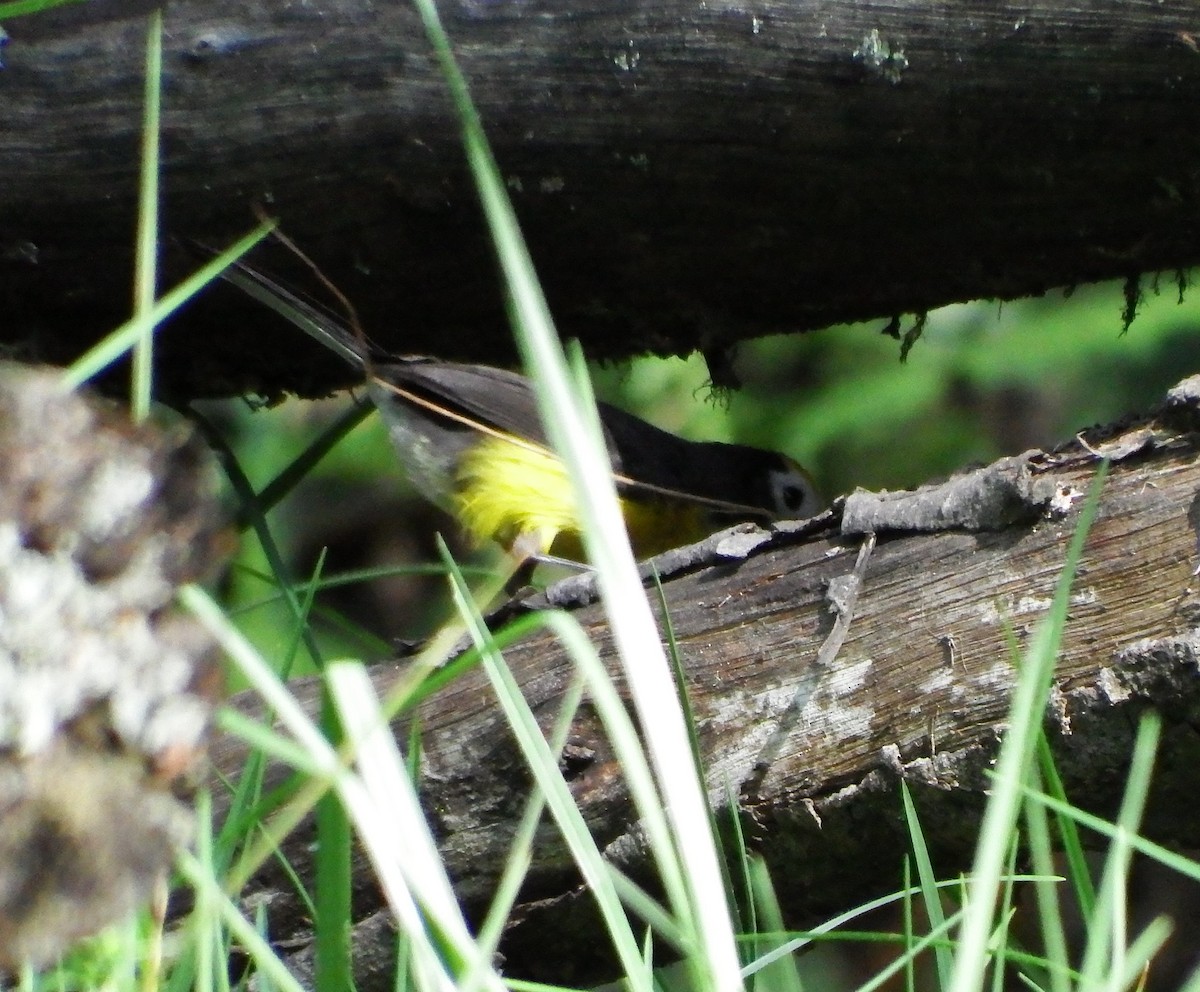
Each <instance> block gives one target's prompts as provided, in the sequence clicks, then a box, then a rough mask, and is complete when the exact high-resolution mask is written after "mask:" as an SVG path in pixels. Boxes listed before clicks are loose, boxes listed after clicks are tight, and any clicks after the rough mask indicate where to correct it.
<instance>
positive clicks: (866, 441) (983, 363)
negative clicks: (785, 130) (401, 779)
mask: <svg viewBox="0 0 1200 992" xmlns="http://www.w3.org/2000/svg"><path fill="white" fill-rule="evenodd" d="M1146 289H1147V292H1146V293H1145V298H1144V300H1143V301H1142V305H1141V307H1140V309H1139V312H1138V316H1137V319H1136V320H1135V321H1134V323H1133V325H1132V326H1131V327H1130V328H1129V330H1128V331H1127V332H1124V331H1123V329H1122V309H1123V307H1124V305H1125V301H1124V297H1123V287H1122V286H1121V285H1120V284H1118V283H1111V284H1105V285H1099V286H1091V287H1087V288H1084V289H1080V290H1078V291H1077V292H1075V293H1074V294H1071V295H1070V296H1065V295H1064V294H1062V293H1061V292H1054V293H1050V294H1047V295H1046V296H1045V297H1043V298H1040V299H1032V300H1024V301H1020V302H1017V303H1009V304H1004V305H1003V306H1000V305H998V304H996V303H986V302H981V303H973V304H964V305H958V306H951V307H946V308H944V309H941V310H938V311H935V312H933V313H931V314H930V315H929V318H928V322H927V324H926V326H925V329H924V333H923V335H922V337H921V338H920V340H919V341H917V343H916V345H915V346H914V347H913V349H912V351H911V353H910V354H909V357H908V360H907V361H906V362H904V363H902V362H901V361H900V357H899V356H900V345H899V343H898V342H897V341H896V340H894V339H892V338H889V337H887V336H885V335H883V334H881V333H880V331H881V329H882V327H883V326H884V323H885V322H884V321H875V322H871V323H868V324H860V325H854V326H846V327H836V328H830V329H828V330H825V331H821V332H816V333H810V334H803V335H787V336H779V337H774V338H768V339H763V340H760V341H755V342H751V343H748V344H745V345H742V346H741V347H740V348H739V349H738V352H737V356H736V369H737V372H738V375H739V377H740V378H741V380H742V383H743V388H741V389H739V390H737V391H736V392H734V393H732V394H729V395H727V396H721V395H718V394H716V393H715V392H714V391H713V390H712V388H711V387H709V386H708V385H707V375H708V373H707V368H706V366H705V363H704V361H703V359H701V358H699V357H694V358H692V359H690V360H688V361H683V360H661V359H643V360H639V361H635V362H632V363H630V364H629V365H628V366H624V367H606V368H597V369H595V370H594V379H595V384H596V391H597V394H598V395H599V396H600V397H601V398H604V399H607V400H609V401H610V402H613V403H616V404H617V405H619V406H623V407H625V408H626V409H629V410H632V411H633V412H635V413H638V414H640V415H641V416H643V417H645V418H646V419H648V420H651V421H652V422H654V423H656V424H658V425H659V426H662V427H664V428H667V429H668V430H672V431H675V432H677V433H679V434H682V435H684V436H686V437H691V438H697V439H715V440H728V441H740V442H743V443H748V444H756V445H759V446H762V447H768V448H776V449H779V450H781V451H785V452H787V453H788V454H790V455H792V457H794V458H796V459H797V460H798V461H799V462H800V463H801V464H803V465H805V466H806V467H807V468H808V469H809V470H810V471H811V472H812V474H813V476H814V478H815V479H816V481H817V483H818V485H819V486H820V487H821V489H822V490H823V491H824V492H825V493H826V494H827V495H829V496H833V495H836V494H838V493H841V492H846V491H848V490H850V489H852V488H854V487H855V486H862V487H864V488H872V489H874V488H880V487H887V488H903V487H907V486H913V485H917V484H919V483H920V482H922V481H925V480H927V479H929V478H931V477H935V476H939V475H944V474H946V473H949V472H951V471H953V470H954V469H956V468H959V467H962V466H964V465H967V464H969V463H973V462H986V461H989V460H991V459H994V458H996V457H998V456H1000V455H1003V454H1010V453H1015V452H1019V451H1022V450H1024V449H1026V448H1029V447H1033V446H1053V445H1054V444H1056V443H1060V442H1063V441H1067V440H1069V439H1070V438H1071V437H1072V436H1073V435H1074V434H1075V433H1076V432H1077V431H1079V430H1081V429H1083V428H1085V427H1087V426H1090V425H1092V424H1094V423H1105V422H1109V421H1113V420H1116V419H1118V418H1120V417H1121V416H1123V415H1124V414H1127V413H1132V412H1138V411H1146V410H1148V409H1149V408H1151V407H1152V406H1153V405H1154V404H1155V403H1156V402H1157V401H1158V400H1159V399H1160V398H1161V396H1162V394H1163V392H1164V390H1165V389H1166V388H1167V387H1168V386H1170V385H1172V384H1173V383H1174V382H1176V381H1178V380H1179V379H1181V378H1183V377H1184V376H1185V375H1188V374H1189V373H1191V372H1194V371H1197V370H1200V303H1198V302H1197V301H1196V300H1195V299H1194V298H1192V297H1191V296H1190V295H1185V300H1184V302H1183V303H1180V302H1179V299H1178V289H1177V287H1176V286H1175V285H1174V284H1173V283H1172V284H1170V285H1164V286H1163V288H1162V292H1161V293H1157V292H1154V291H1153V287H1152V286H1150V285H1149V284H1147V286H1146ZM908 326H911V321H910V322H909V323H907V324H902V326H901V330H902V331H903V330H905V329H907V327H908ZM348 402H350V400H349V398H348V397H344V396H343V397H337V398H334V399H331V400H328V401H323V402H321V403H305V402H299V401H295V402H289V403H285V404H283V405H282V406H280V407H278V408H275V409H272V410H263V411H257V412H254V411H251V410H250V409H249V408H246V407H242V408H240V409H237V410H231V409H229V408H227V409H226V411H225V426H226V430H227V431H228V433H229V436H230V437H231V439H232V443H233V445H234V447H235V449H236V450H237V452H238V457H239V459H240V460H241V461H242V463H243V467H244V468H245V470H246V471H247V473H248V474H249V475H250V477H251V478H252V480H253V481H254V482H255V484H256V485H257V486H258V487H260V488H261V486H262V485H264V484H265V483H266V482H267V481H269V480H270V478H271V477H272V476H273V475H274V474H275V473H276V472H278V471H279V470H281V469H282V468H283V466H284V465H286V464H287V462H288V461H289V460H290V459H291V458H293V457H295V455H296V454H297V453H298V452H299V451H300V450H301V449H302V448H303V447H304V446H305V445H306V444H307V443H308V442H309V441H310V440H311V439H312V438H313V437H314V436H315V435H316V433H317V432H318V431H319V430H320V428H321V426H322V425H323V424H324V423H326V422H328V420H329V419H331V418H332V416H334V415H335V414H336V413H337V412H338V411H340V410H342V409H344V406H345V404H346V403H348ZM271 519H272V533H273V535H274V537H275V539H276V540H277V541H278V542H279V544H280V545H281V547H282V548H283V549H284V551H285V554H286V556H287V559H288V560H289V562H290V563H291V565H292V567H293V568H294V570H295V571H294V577H296V578H304V577H306V576H307V574H308V572H309V571H310V570H311V569H312V568H313V565H314V562H315V561H316V559H317V557H318V554H319V553H320V552H321V550H322V549H323V548H326V547H328V549H329V551H328V556H327V558H326V561H325V574H326V575H330V574H335V573H344V572H346V571H348V570H353V569H360V568H377V569H388V570H390V571H392V572H396V571H403V569H404V567H405V566H406V565H412V564H413V563H414V562H418V563H419V562H423V563H426V564H428V563H430V562H433V561H435V560H436V554H435V552H434V546H433V543H432V541H433V535H434V533H435V532H437V531H439V530H441V531H443V532H445V533H446V534H447V535H448V536H449V535H452V534H453V533H454V530H455V528H454V525H453V522H452V521H450V520H448V519H447V518H445V517H443V516H442V515H441V514H439V513H437V512H436V511H432V510H431V509H430V508H428V507H426V506H424V505H423V504H422V503H421V502H420V500H419V499H417V497H415V495H414V494H413V493H412V491H411V490H410V488H409V487H408V485H407V483H406V482H405V480H404V476H403V472H402V471H401V469H400V467H399V466H398V465H397V463H396V459H395V456H394V455H393V453H392V450H391V448H390V446H389V445H388V443H387V440H386V437H385V435H384V432H383V430H382V428H381V427H380V425H379V423H378V418H376V417H371V418H369V419H368V421H367V422H366V423H365V424H363V425H361V426H360V427H359V428H358V429H357V430H355V431H354V432H353V433H352V434H351V435H350V436H349V437H348V438H347V439H346V440H345V441H344V442H343V443H342V444H341V445H339V447H338V448H336V449H335V450H334V452H333V453H332V454H331V455H329V456H328V457H327V458H326V459H325V460H324V461H323V462H322V463H321V465H320V466H319V468H318V470H317V471H316V472H314V473H313V474H312V475H311V476H310V477H309V478H308V479H307V480H306V481H305V482H304V483H303V484H302V486H301V487H300V488H299V489H298V490H297V491H296V492H295V493H294V494H293V495H292V496H290V497H289V498H288V500H287V501H286V502H285V503H284V504H283V505H282V506H281V507H280V508H279V509H278V510H276V511H275V512H274V514H273V515H272V518H271ZM245 545H246V547H245V549H244V551H243V553H242V557H241V559H240V561H239V566H240V567H239V569H238V570H237V571H236V572H235V573H234V575H233V576H232V577H231V579H230V581H229V584H228V588H227V590H226V591H227V593H228V601H229V602H230V604H231V605H232V606H234V607H235V608H239V607H240V609H241V610H242V611H243V613H244V614H245V619H244V626H245V627H246V629H247V630H248V631H249V632H250V633H251V635H252V636H253V637H254V639H255V640H257V641H259V642H260V644H261V646H263V647H264V648H268V649H273V650H274V652H275V653H270V652H269V656H278V653H277V651H278V644H277V643H272V644H268V643H265V642H267V641H272V642H277V641H278V640H279V639H281V638H284V637H287V636H290V635H289V634H288V631H289V630H290V623H289V622H288V621H287V617H286V616H285V615H283V614H282V613H281V612H280V611H281V610H282V607H281V606H280V605H279V604H278V602H276V601H275V597H274V595H273V592H272V590H271V588H270V585H269V583H268V582H267V581H266V580H264V579H262V578H259V577H258V576H259V574H260V573H266V572H267V571H268V570H267V569H266V567H265V562H264V560H263V557H262V553H261V550H258V549H257V547H256V542H255V541H253V540H248V541H246V542H245ZM458 550H459V551H460V552H461V553H462V554H463V555H464V556H465V557H467V558H468V559H469V560H476V561H479V560H482V561H487V560H488V559H489V556H490V555H491V554H492V553H493V552H492V551H491V550H489V549H480V551H479V552H478V553H477V554H475V557H474V558H472V551H471V549H469V548H466V547H464V546H463V545H461V544H459V545H458ZM443 588H444V582H442V581H441V580H440V579H438V578H437V577H436V576H435V577H430V576H428V575H426V576H424V577H418V578H415V579H413V580H412V581H404V580H402V579H401V578H396V577H393V578H389V579H385V580H378V579H377V580H374V581H372V582H371V583H369V584H356V585H353V586H348V587H344V588H341V589H339V590H337V591H336V592H334V593H331V594H323V595H322V596H321V597H320V598H319V600H318V602H319V603H320V604H322V609H323V610H324V611H325V617H326V620H327V621H328V622H327V624H326V626H327V628H328V629H329V630H331V631H337V634H336V636H335V637H334V638H333V641H332V642H331V646H330V650H331V651H337V652H342V651H353V652H355V653H366V654H368V655H370V654H373V653H374V654H379V655H383V654H385V653H387V652H386V644H385V643H384V642H381V641H379V640H371V639H363V638H362V637H358V636H355V635H353V634H352V633H349V631H351V630H352V629H353V626H354V625H351V624H342V623H340V622H339V620H338V615H339V613H344V614H346V615H348V616H349V617H352V618H353V619H354V620H355V621H356V623H357V624H358V625H359V626H360V627H361V628H365V629H366V630H368V631H371V632H373V633H375V634H378V635H380V636H381V637H390V636H404V637H418V636H421V635H423V634H424V633H426V632H428V631H429V630H430V629H431V627H432V626H433V625H434V624H435V623H436V622H437V621H438V620H439V619H440V618H441V617H443V616H444V615H445V609H446V607H445V601H444V599H443V598H442V595H441V591H442V589H443Z"/></svg>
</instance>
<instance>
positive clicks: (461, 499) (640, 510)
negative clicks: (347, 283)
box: [225, 263, 824, 562]
mask: <svg viewBox="0 0 1200 992" xmlns="http://www.w3.org/2000/svg"><path fill="white" fill-rule="evenodd" d="M225 278H226V280H228V281H229V282H231V283H232V284H234V285H235V286H237V287H239V288H240V289H241V290H243V291H244V292H246V293H247V294H249V295H250V296H251V297H253V298H255V299H257V300H258V301H260V302H261V303H264V304H265V305H267V306H268V307H270V308H271V309H273V310H275V311H276V312H277V313H279V314H281V315H282V316H284V317H285V318H287V319H288V320H290V321H291V322H292V323H294V324H295V325H296V326H298V327H299V328H300V329H302V330H304V331H305V332H306V333H308V334H309V335H310V336H312V337H314V338H315V339H317V340H318V341H320V342H321V343H322V344H323V345H325V346H326V347H327V348H329V349H330V350H332V351H334V352H335V353H337V354H338V355H339V356H341V358H342V359H344V360H345V361H346V362H348V363H349V364H350V365H351V366H353V367H354V368H356V369H358V370H360V371H362V373H363V374H364V375H365V377H366V384H367V392H368V395H369V397H370V398H371V401H372V402H373V403H374V405H375V406H376V407H377V408H378V410H379V412H380V415H381V416H382V418H383V421H384V423H385V424H386V426H387V431H388V435H389V438H390V440H391V443H392V446H393V447H394V449H395V450H396V452H397V455H398V457H399V460H400V462H401V465H402V467H403V469H404V471H405V474H406V475H407V476H408V478H409V481H410V482H411V483H412V485H413V487H414V488H415V489H416V490H417V491H418V492H419V493H420V494H421V495H422V496H423V497H424V498H425V499H427V500H428V501H430V502H431V503H433V504H434V505H436V506H439V507H441V508H442V509H443V510H445V511H447V512H448V513H449V514H450V515H451V516H452V517H454V518H455V519H456V520H457V521H458V522H459V524H460V525H461V526H462V528H463V530H464V531H465V532H466V534H467V535H468V536H469V537H470V538H472V539H473V540H474V541H475V542H476V543H485V542H486V541H489V540H491V541H494V542H496V543H498V544H499V545H500V546H501V547H502V548H504V549H505V550H506V551H508V552H509V553H510V554H512V555H513V556H514V557H515V558H516V559H517V560H518V561H526V560H531V559H532V560H542V561H545V560H564V559H565V560H567V561H572V562H580V561H582V559H583V550H582V546H581V542H580V531H581V527H582V524H581V522H580V519H579V514H578V511H577V509H576V506H575V500H574V497H573V491H572V487H571V483H570V479H569V478H568V475H567V472H566V469H565V467H564V466H563V464H562V462H561V460H560V459H559V458H558V456H557V455H556V454H555V452H554V450H553V448H552V447H551V446H550V443H549V441H548V440H547V437H546V433H545V429H544V428H543V426H542V422H541V417H540V415H539V413H538V407H537V401H536V398H535V395H534V391H533V387H532V385H531V383H530V382H529V380H528V379H527V378H525V377H524V376H522V375H519V374H518V373H516V372H511V371H509V370H507V369H501V368H494V367H492V366H487V365H475V364H468V363H463V362H454V361H447V360H443V359H440V358H434V357H430V356H426V355H401V356H396V355H376V354H374V353H373V349H372V347H371V346H370V345H369V343H368V342H367V339H366V337H365V335H363V334H362V332H361V330H358V328H357V321H356V320H355V330H356V331H358V333H357V334H356V333H354V332H353V331H352V330H351V329H350V328H349V327H348V326H347V325H346V324H345V323H343V322H342V321H340V320H338V319H337V318H335V317H334V316H333V315H332V314H330V313H328V312H326V311H325V310H323V309H321V308H318V307H317V306H315V305H313V304H311V303H309V302H307V301H305V300H303V299H301V298H300V297H299V296H297V295H296V294H295V293H293V292H292V291H291V290H289V289H287V288H286V287H284V286H282V285H280V284H279V283H277V282H275V281H274V280H272V279H270V278H269V277H267V276H266V275H264V274H263V273H261V272H259V271H257V270H255V269H252V268H250V267H249V266H247V265H245V264H243V263H238V264H236V265H234V266H231V267H230V268H229V269H227V270H226V271H225ZM596 405H597V410H598V413H599V420H600V425H601V430H602V434H603V440H604V445H605V448H606V449H607V452H608V457H609V459H610V462H611V465H612V470H613V475H614V480H615V482H616V486H617V493H618V497H619V499H620V504H621V512H622V516H623V518H624V521H625V526H626V530H627V532H628V534H629V539H630V544H631V546H632V548H633V551H634V555H635V556H636V557H637V558H639V559H645V558H648V557H651V556H653V555H656V554H659V553H661V552H663V551H666V550H669V549H671V548H675V547H679V546H682V545H685V544H691V543H694V542H696V541H699V540H702V539H703V538H704V537H707V536H709V535H710V534H712V533H714V532H716V531H718V530H720V529H722V528H723V527H727V526H730V525H732V524H734V523H737V522H741V521H758V522H761V523H766V522H770V521H772V520H778V519H804V518H807V517H811V516H814V515H815V514H817V513H818V512H820V511H821V510H822V509H823V508H824V502H823V501H822V499H821V497H820V495H819V494H818V492H817V489H816V487H815V485H814V483H813V481H812V479H811V478H810V476H809V475H808V473H807V472H806V471H805V470H804V469H803V468H802V467H801V466H800V465H799V464H798V463H797V462H795V461H794V460H793V459H791V458H789V457H788V456H786V455H783V454H780V453H779V452H775V451H769V450H765V449H761V448H755V447H750V446H748V445H742V444H727V443H724V442H719V441H692V440H688V439H685V438H682V437H679V436H678V435H676V434H672V433H670V432H669V431H665V430H662V429H661V428H659V427H655V426H654V425H653V424H650V423H649V422H647V421H645V420H643V419H641V418H640V417H636V416H634V415H633V414H631V413H628V412H627V411H625V410H622V409H620V408H619V407H616V406H613V405H612V404H609V403H604V402H598V403H597V404H596Z"/></svg>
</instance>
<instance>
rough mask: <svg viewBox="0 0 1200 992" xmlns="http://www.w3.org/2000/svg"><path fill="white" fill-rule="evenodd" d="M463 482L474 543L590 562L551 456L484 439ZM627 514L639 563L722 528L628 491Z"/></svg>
mask: <svg viewBox="0 0 1200 992" xmlns="http://www.w3.org/2000/svg"><path fill="white" fill-rule="evenodd" d="M456 482H457V486H458V488H457V492H456V494H455V507H454V508H455V515H456V516H457V517H458V520H459V522H460V523H461V524H462V526H463V527H464V529H465V530H466V531H467V533H468V534H469V535H470V536H471V537H472V538H473V539H475V540H477V541H486V540H492V541H496V542H497V543H499V544H500V545H501V546H503V547H504V548H511V547H512V546H513V544H514V543H515V542H517V541H518V540H521V544H522V546H524V547H536V548H538V549H539V550H540V551H542V552H543V553H545V552H548V551H550V550H551V548H552V546H553V550H554V552H555V554H558V555H561V556H563V557H566V558H568V559H572V560H576V561H582V560H583V549H582V547H581V545H580V542H579V539H578V538H579V530H580V523H579V513H578V511H577V510H576V507H575V500H574V494H573V493H572V491H571V483H570V480H569V479H568V478H567V473H566V470H565V469H564V468H563V466H562V463H561V462H560V461H559V460H558V458H557V457H555V456H554V455H553V454H552V453H551V452H549V451H547V450H545V449H540V448H539V449H533V448H529V447H527V446H526V445H524V444H516V443H513V442H510V441H506V440H504V439H503V438H497V437H487V436H484V437H481V438H480V439H479V440H478V442H476V443H475V444H474V445H472V446H471V447H470V449H469V450H467V451H466V452H465V453H464V454H463V456H462V458H461V460H460V461H459V465H458V471H457V474H456ZM621 514H622V516H623V517H624V518H625V527H626V530H627V531H628V532H629V539H630V542H631V543H632V545H633V551H634V554H635V555H636V556H637V557H638V558H648V557H650V556H651V555H656V554H659V553H660V552H662V551H667V550H669V549H670V548H676V547H679V546H680V545H682V544H690V543H692V542H694V541H699V540H701V539H702V538H704V537H706V536H708V534H710V533H712V531H713V530H714V529H715V528H716V527H717V526H719V525H717V524H715V523H714V522H713V521H712V520H711V518H710V516H709V514H708V512H707V511H706V510H705V508H704V507H703V506H701V505H699V504H696V503H690V502H688V501H687V499H686V498H681V499H670V498H664V497H662V496H657V495H637V496H633V495H631V494H630V493H628V492H626V493H624V494H623V495H622V498H621Z"/></svg>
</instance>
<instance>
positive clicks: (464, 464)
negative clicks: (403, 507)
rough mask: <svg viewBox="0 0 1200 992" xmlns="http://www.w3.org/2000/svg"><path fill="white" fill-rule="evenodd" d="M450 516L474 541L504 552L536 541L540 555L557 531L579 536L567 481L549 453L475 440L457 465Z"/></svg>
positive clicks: (489, 439)
mask: <svg viewBox="0 0 1200 992" xmlns="http://www.w3.org/2000/svg"><path fill="white" fill-rule="evenodd" d="M457 483H458V491H457V493H456V494H455V506H456V516H457V517H458V520H459V522H460V523H461V524H462V525H463V527H464V528H465V529H466V531H467V533H468V534H470V535H471V537H473V538H474V539H476V540H479V541H485V540H492V541H496V542H498V543H499V544H501V545H502V546H503V547H505V548H509V547H511V546H512V544H513V542H514V541H516V540H517V538H519V537H530V538H533V537H535V536H536V543H537V545H538V546H539V547H540V548H541V550H542V551H543V552H546V551H549V550H550V545H551V544H553V543H554V538H555V537H556V536H557V535H558V534H559V533H560V532H562V531H571V532H575V533H577V532H578V531H579V515H578V513H577V512H576V510H575V501H574V498H573V496H572V493H571V482H570V480H569V479H568V478H567V473H566V471H565V470H564V469H563V466H562V463H561V462H560V461H559V460H558V459H557V458H555V457H554V455H552V454H551V453H550V452H549V451H545V450H542V449H531V448H528V447H526V446H524V445H522V444H514V443H512V442H510V441H505V440H503V439H502V438H496V437H486V436H484V437H481V438H480V439H479V441H478V442H477V443H475V444H474V445H472V446H471V448H470V449H469V450H468V451H466V452H465V453H464V454H463V456H462V458H461V459H460V461H459V465H458V473H457Z"/></svg>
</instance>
